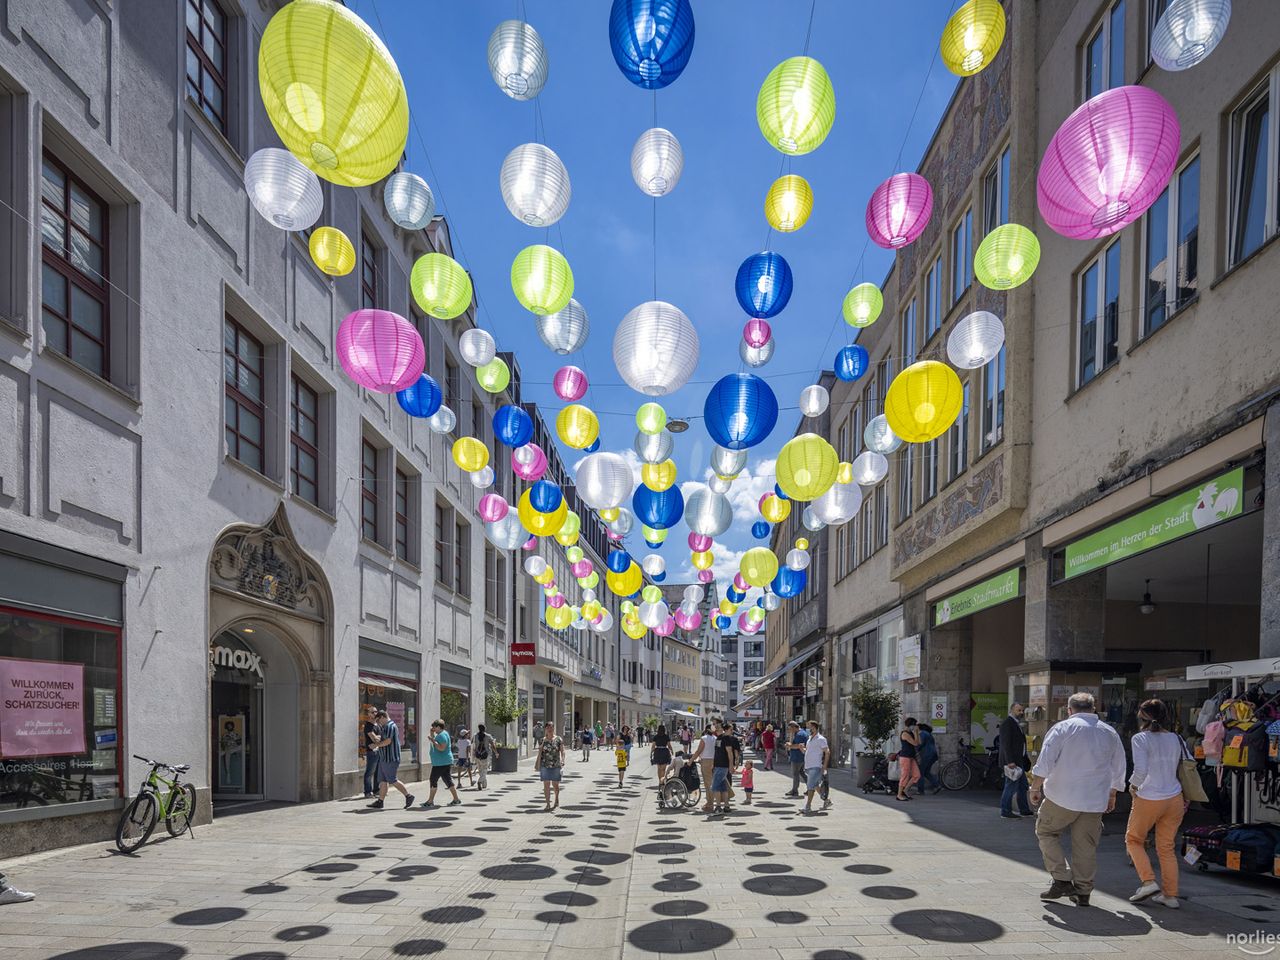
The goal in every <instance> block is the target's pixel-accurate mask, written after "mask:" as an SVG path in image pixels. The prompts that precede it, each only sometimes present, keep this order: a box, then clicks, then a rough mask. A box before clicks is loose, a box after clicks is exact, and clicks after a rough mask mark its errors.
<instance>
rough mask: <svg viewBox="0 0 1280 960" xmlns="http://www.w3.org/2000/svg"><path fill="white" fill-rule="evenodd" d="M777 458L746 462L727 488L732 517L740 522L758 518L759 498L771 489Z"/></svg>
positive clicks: (748, 521) (749, 521)
mask: <svg viewBox="0 0 1280 960" xmlns="http://www.w3.org/2000/svg"><path fill="white" fill-rule="evenodd" d="M777 465H778V461H777V459H776V458H775V459H770V460H761V461H760V462H759V463H757V464H754V465H752V464H747V466H746V467H745V468H744V469H743V471H742V473H740V474H738V479H736V480H734V481H733V486H732V487H730V488H729V502H730V503H732V504H733V518H734V519H735V520H737V521H738V522H740V523H747V524H750V523H754V522H755V521H756V520H758V519H760V498H761V497H762V496H764V495H765V494H766V493H768V492H771V491H772V490H773V485H774V472H775V470H776V469H777Z"/></svg>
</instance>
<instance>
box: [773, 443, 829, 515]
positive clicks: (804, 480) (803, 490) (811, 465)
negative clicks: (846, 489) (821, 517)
mask: <svg viewBox="0 0 1280 960" xmlns="http://www.w3.org/2000/svg"><path fill="white" fill-rule="evenodd" d="M839 465H840V457H839V456H838V455H837V454H836V448H835V447H833V446H831V444H829V443H827V441H826V440H824V439H823V438H822V437H820V436H818V435H817V434H816V433H802V434H800V435H799V436H798V437H792V438H791V439H790V440H788V441H787V442H786V443H784V444H783V445H782V449H781V450H780V451H779V452H778V463H777V466H776V467H775V469H776V470H777V473H778V486H780V487H781V488H782V492H783V493H785V494H786V495H787V496H788V497H790V498H791V499H792V500H816V499H817V498H818V497H820V496H822V495H823V494H824V493H826V492H827V491H828V490H830V489H831V485H832V484H833V483H835V482H836V469H837V468H838V467H839Z"/></svg>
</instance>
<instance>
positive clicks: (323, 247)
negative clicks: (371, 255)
mask: <svg viewBox="0 0 1280 960" xmlns="http://www.w3.org/2000/svg"><path fill="white" fill-rule="evenodd" d="M307 248H308V249H309V250H310V251H311V259H312V260H313V261H315V265H316V266H317V267H319V268H320V269H321V270H323V271H324V272H325V273H327V274H328V275H329V276H331V277H345V276H346V275H347V274H348V273H350V272H351V271H352V270H354V269H355V267H356V248H355V247H353V246H352V245H351V241H350V240H348V239H347V235H346V234H345V233H343V232H342V231H341V230H339V229H338V228H337V227H317V228H316V229H315V230H313V231H312V232H311V240H310V241H309V242H308V244H307Z"/></svg>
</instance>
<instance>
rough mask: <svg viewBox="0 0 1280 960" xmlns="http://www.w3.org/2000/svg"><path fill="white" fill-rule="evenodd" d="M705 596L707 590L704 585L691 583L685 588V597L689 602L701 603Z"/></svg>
mask: <svg viewBox="0 0 1280 960" xmlns="http://www.w3.org/2000/svg"><path fill="white" fill-rule="evenodd" d="M705 596H706V591H704V590H703V589H702V587H700V586H699V585H698V584H696V583H691V584H689V585H688V586H687V587H685V588H684V599H685V601H686V602H688V603H694V604H697V603H701V602H702V598H703V597H705Z"/></svg>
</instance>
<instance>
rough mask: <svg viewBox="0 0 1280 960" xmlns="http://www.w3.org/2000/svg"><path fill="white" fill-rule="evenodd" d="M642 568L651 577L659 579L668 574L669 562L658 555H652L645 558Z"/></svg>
mask: <svg viewBox="0 0 1280 960" xmlns="http://www.w3.org/2000/svg"><path fill="white" fill-rule="evenodd" d="M640 567H641V569H643V570H644V572H645V573H647V574H648V575H649V576H651V577H658V576H661V575H662V574H664V573H666V571H667V561H665V560H663V559H662V557H660V556H658V554H656V553H651V554H649V555H648V556H647V557H645V558H644V560H643V561H642V562H641V564H640ZM659 595H661V594H659Z"/></svg>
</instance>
